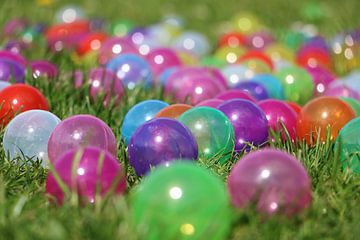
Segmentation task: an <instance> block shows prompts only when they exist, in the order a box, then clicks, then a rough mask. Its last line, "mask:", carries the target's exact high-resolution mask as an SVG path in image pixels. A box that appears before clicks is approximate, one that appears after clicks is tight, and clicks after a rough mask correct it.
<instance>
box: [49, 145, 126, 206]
mask: <svg viewBox="0 0 360 240" xmlns="http://www.w3.org/2000/svg"><path fill="white" fill-rule="evenodd" d="M55 173H56V175H55ZM55 176H56V177H55ZM59 180H60V181H61V183H62V184H61V185H60V183H59V182H58V181H59ZM62 185H63V186H62ZM63 187H65V188H66V190H67V191H68V192H64V188H63ZM125 189H126V178H125V173H124V170H123V168H122V166H121V165H120V163H119V162H118V160H117V159H116V158H115V157H114V156H113V155H112V154H111V153H109V152H107V151H105V150H103V149H100V148H97V147H85V148H74V149H71V150H69V151H67V152H66V153H64V154H63V155H62V156H61V157H60V158H59V159H58V161H57V162H55V163H54V168H53V170H51V171H50V172H49V174H48V176H47V179H46V192H47V193H48V194H49V195H50V197H51V199H50V200H53V201H54V200H55V202H56V203H58V204H62V203H63V202H65V201H66V200H69V199H67V198H69V197H70V196H67V195H66V194H69V193H72V194H77V195H78V197H79V200H80V201H81V203H82V204H85V203H90V204H95V203H96V201H97V200H98V198H99V197H104V196H106V195H109V194H113V195H121V194H123V193H124V192H125Z"/></svg>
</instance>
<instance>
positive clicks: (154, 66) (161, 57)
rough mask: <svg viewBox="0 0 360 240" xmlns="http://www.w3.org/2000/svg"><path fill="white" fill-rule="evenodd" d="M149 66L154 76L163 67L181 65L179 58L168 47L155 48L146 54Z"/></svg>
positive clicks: (158, 73) (160, 71)
mask: <svg viewBox="0 0 360 240" xmlns="http://www.w3.org/2000/svg"><path fill="white" fill-rule="evenodd" d="M146 60H147V61H148V63H149V64H150V68H151V70H152V73H153V74H154V76H155V77H157V76H159V75H160V74H161V73H162V72H163V71H164V70H165V69H167V68H170V67H176V66H180V65H181V61H180V58H179V57H178V56H177V55H176V53H175V52H174V50H172V49H170V48H155V49H153V50H151V51H150V53H149V54H148V55H147V56H146Z"/></svg>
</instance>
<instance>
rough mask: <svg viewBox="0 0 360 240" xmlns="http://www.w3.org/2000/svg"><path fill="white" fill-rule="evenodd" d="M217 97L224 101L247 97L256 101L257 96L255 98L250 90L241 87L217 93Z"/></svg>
mask: <svg viewBox="0 0 360 240" xmlns="http://www.w3.org/2000/svg"><path fill="white" fill-rule="evenodd" d="M215 98H216V99H220V100H223V101H227V100H233V99H246V100H249V101H251V102H254V103H255V102H256V100H255V98H253V97H252V96H251V95H250V94H249V93H248V92H245V91H243V90H239V89H230V90H226V91H224V92H222V93H220V94H218V95H216V96H215Z"/></svg>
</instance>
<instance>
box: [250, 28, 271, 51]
mask: <svg viewBox="0 0 360 240" xmlns="http://www.w3.org/2000/svg"><path fill="white" fill-rule="evenodd" d="M273 42H274V37H273V36H272V35H271V33H270V32H267V31H260V32H255V33H253V34H251V35H250V36H248V37H247V38H246V44H247V46H249V47H250V48H253V49H257V50H261V49H264V48H265V47H266V46H268V45H270V44H271V43H273Z"/></svg>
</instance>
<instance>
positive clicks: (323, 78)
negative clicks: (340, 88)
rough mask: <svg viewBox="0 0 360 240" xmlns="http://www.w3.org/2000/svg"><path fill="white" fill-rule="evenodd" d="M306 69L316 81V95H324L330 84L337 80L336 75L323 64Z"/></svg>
mask: <svg viewBox="0 0 360 240" xmlns="http://www.w3.org/2000/svg"><path fill="white" fill-rule="evenodd" d="M306 71H307V72H308V73H310V75H311V76H312V79H313V81H314V85H315V89H314V96H320V95H323V94H324V92H325V91H326V89H327V88H328V86H329V84H330V83H332V82H333V81H334V80H335V75H334V74H333V73H332V72H330V71H329V70H327V69H326V68H324V67H321V66H317V67H314V68H311V67H308V68H306Z"/></svg>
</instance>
